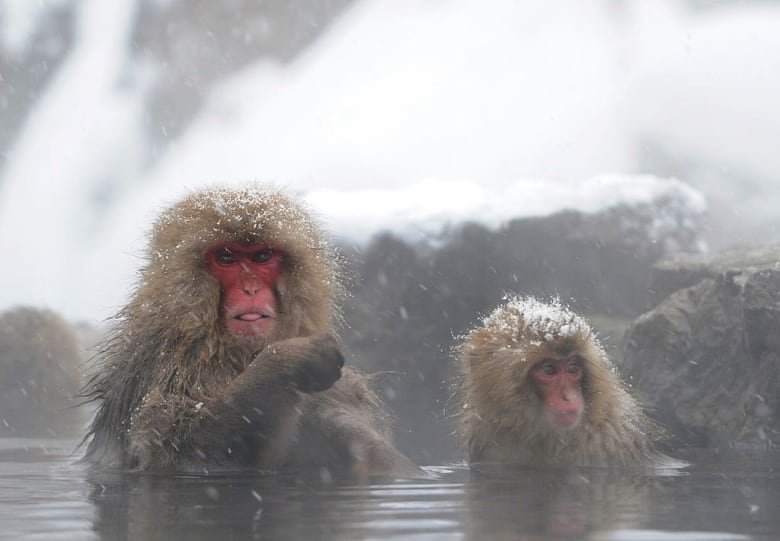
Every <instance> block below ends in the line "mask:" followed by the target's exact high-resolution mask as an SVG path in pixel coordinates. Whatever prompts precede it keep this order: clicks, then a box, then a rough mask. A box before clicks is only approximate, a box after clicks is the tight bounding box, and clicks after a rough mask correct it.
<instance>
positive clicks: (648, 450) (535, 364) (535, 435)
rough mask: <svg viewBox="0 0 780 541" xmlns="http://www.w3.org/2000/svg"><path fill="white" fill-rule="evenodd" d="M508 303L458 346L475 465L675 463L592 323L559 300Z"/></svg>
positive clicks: (465, 434)
mask: <svg viewBox="0 0 780 541" xmlns="http://www.w3.org/2000/svg"><path fill="white" fill-rule="evenodd" d="M505 301H506V302H505V303H504V304H503V305H501V306H499V307H498V308H496V309H495V311H493V313H492V314H490V315H489V316H488V317H486V318H485V319H484V320H483V321H482V325H481V326H479V327H477V328H475V329H473V330H471V331H470V332H469V333H468V334H467V335H466V337H465V339H464V340H463V342H462V343H461V344H460V346H459V347H458V350H457V354H458V356H459V358H460V361H461V369H462V374H461V381H460V389H459V391H460V393H461V397H460V398H461V399H462V400H463V406H462V410H461V413H460V425H459V433H460V437H461V441H462V443H463V445H464V446H465V447H466V448H467V451H468V456H469V462H470V463H472V464H474V463H503V464H516V465H547V466H571V465H581V466H587V465H631V464H635V465H639V464H651V465H661V464H662V463H667V461H669V462H668V463H669V464H670V465H671V463H672V462H673V461H671V459H669V458H668V457H665V456H664V455H661V454H660V453H657V452H656V451H654V450H653V448H652V445H653V441H655V440H657V439H658V438H659V437H660V436H661V431H660V429H658V427H657V426H656V425H655V424H654V423H653V422H652V421H651V420H650V419H649V418H647V417H646V416H645V414H644V413H643V412H642V410H641V408H640V407H639V405H638V404H637V402H636V401H635V400H634V398H632V397H631V396H630V395H629V394H628V393H627V392H626V390H625V388H624V387H623V385H621V383H620V381H619V380H618V377H617V375H616V374H615V370H614V368H613V366H612V363H611V362H610V361H609V359H608V358H607V356H606V354H605V352H604V350H603V348H602V347H601V345H600V344H599V342H598V341H597V339H596V337H595V336H594V333H593V332H592V331H591V328H590V326H589V325H588V323H587V322H586V321H585V320H584V319H583V318H581V317H580V316H578V315H576V314H575V313H573V312H572V311H570V310H569V309H568V308H566V307H564V306H562V305H561V303H560V301H558V300H556V301H553V302H551V303H545V302H541V301H539V300H537V299H534V298H518V297H511V298H507V299H505ZM676 465H682V463H676Z"/></svg>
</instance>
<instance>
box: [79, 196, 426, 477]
mask: <svg viewBox="0 0 780 541" xmlns="http://www.w3.org/2000/svg"><path fill="white" fill-rule="evenodd" d="M217 241H220V242H238V243H244V244H256V243H260V242H266V243H272V244H274V245H278V246H282V247H283V249H284V251H285V260H284V269H283V273H282V275H283V278H282V279H280V281H279V285H278V290H277V292H276V294H277V298H278V306H279V310H278V312H279V314H278V315H279V319H278V321H277V325H276V327H275V329H274V331H273V333H272V336H270V337H269V339H268V341H267V342H268V343H267V344H265V345H263V344H261V345H257V344H254V345H249V344H248V343H247V342H245V341H242V340H240V339H236V338H234V337H233V336H232V335H230V334H229V333H228V332H227V330H226V328H225V325H224V323H223V322H222V320H221V314H220V296H221V292H220V286H219V284H218V283H217V281H216V280H215V279H214V278H213V277H211V275H210V274H209V273H208V272H207V268H206V264H205V262H204V253H205V249H206V247H207V246H209V245H210V244H212V243H214V242H217ZM336 260H337V258H336V255H335V253H334V251H333V250H332V249H331V247H330V245H329V244H328V243H327V242H326V241H325V240H324V238H323V235H322V233H321V231H320V230H319V228H318V226H317V225H316V223H315V222H314V221H313V220H312V218H311V217H310V215H309V213H308V212H307V211H306V209H305V208H303V207H302V206H300V205H299V204H297V203H295V202H293V201H292V200H290V199H289V198H288V197H287V196H285V195H284V194H282V193H281V192H278V191H274V190H267V189H264V188H262V187H260V186H250V187H247V188H245V189H240V190H232V189H221V188H216V189H207V190H203V191H200V192H196V193H193V194H191V195H190V196H189V197H187V198H185V199H184V200H183V201H181V202H179V203H177V204H175V205H173V206H172V207H171V208H169V209H168V210H167V211H165V212H163V213H162V215H161V216H160V218H159V219H158V220H157V222H156V223H155V226H154V230H153V232H152V239H151V245H150V248H149V252H148V262H147V264H146V265H145V267H144V268H143V269H142V270H141V271H140V279H139V282H138V286H137V289H136V291H135V294H134V295H133V297H132V298H131V300H130V302H129V303H128V304H127V306H125V307H124V308H123V309H122V310H121V311H120V312H119V314H118V315H117V318H116V319H117V324H116V327H115V329H114V331H113V332H112V334H111V336H110V337H109V339H108V340H107V342H106V343H105V346H104V348H103V351H102V353H101V355H100V356H99V362H98V366H97V370H96V373H95V375H94V377H93V378H92V380H91V381H90V382H89V384H88V385H87V387H86V389H85V394H86V396H88V397H89V398H90V399H94V400H98V401H99V402H100V405H99V409H98V411H97V414H96V416H95V418H94V421H93V423H92V425H91V427H90V430H89V433H88V435H87V438H88V439H90V441H89V444H88V447H87V451H86V458H87V460H89V461H90V462H93V463H95V464H100V465H106V466H112V467H119V468H123V469H128V468H129V469H174V470H179V471H182V470H183V471H193V470H195V471H198V470H214V469H236V468H253V469H278V468H292V469H311V467H312V465H317V466H322V467H324V468H330V469H332V470H333V471H335V472H355V473H357V474H362V473H368V474H388V473H393V472H396V471H401V470H405V469H410V467H413V466H411V463H410V462H409V461H408V459H406V457H404V456H403V455H401V454H400V453H399V452H398V451H396V450H395V448H394V447H393V446H392V444H391V443H390V441H389V439H388V438H387V437H386V434H387V428H384V427H383V424H382V423H384V422H385V421H386V416H385V413H384V410H383V408H382V406H381V404H380V403H379V400H378V398H377V397H376V395H375V394H374V393H373V391H371V390H370V389H368V387H367V386H366V385H365V382H364V378H363V377H362V376H360V375H359V374H358V373H357V372H355V371H353V370H351V369H348V368H345V369H344V371H343V377H342V378H341V379H340V380H339V381H337V382H336V383H335V385H334V386H333V387H332V388H330V389H329V390H327V391H324V392H321V393H314V394H310V393H307V392H301V389H300V385H301V381H303V380H302V378H304V377H309V375H308V374H306V373H304V372H305V371H306V370H310V369H312V368H315V369H316V367H317V366H318V365H322V366H324V367H325V368H326V369H327V367H328V366H329V365H328V363H330V364H331V365H333V363H334V362H335V360H334V359H335V357H334V356H338V357H339V358H341V357H340V355H341V354H340V352H338V344H337V343H336V342H335V340H333V338H329V336H330V335H332V334H333V331H334V322H335V321H337V320H338V313H337V309H336V305H335V302H336V300H337V299H338V298H339V296H340V295H341V293H342V288H341V285H340V282H339V278H338V275H337V268H336ZM291 339H293V340H291ZM341 362H343V359H341ZM252 363H254V364H252ZM250 365H251V368H250V369H247V368H248V367H250ZM337 369H338V368H336V370H337ZM323 377H325V376H323ZM336 377H338V376H336ZM330 383H332V380H331V381H329V382H327V385H330ZM312 439H314V440H317V441H318V442H320V443H322V444H323V446H324V447H323V448H322V449H320V448H315V447H312V446H310V445H308V443H307V442H308V441H309V440H312ZM362 446H368V447H371V446H374V447H376V448H381V449H382V452H383V453H384V454H386V455H387V456H389V457H392V459H391V460H389V461H388V462H389V463H384V462H374V461H372V460H370V457H368V454H367V453H362V454H361V451H360V449H358V448H362ZM352 447H354V448H355V449H357V450H356V451H355V452H354V453H350V452H349V451H350V450H351V449H352ZM344 449H347V452H344ZM323 455H324V456H326V457H327V458H326V459H323Z"/></svg>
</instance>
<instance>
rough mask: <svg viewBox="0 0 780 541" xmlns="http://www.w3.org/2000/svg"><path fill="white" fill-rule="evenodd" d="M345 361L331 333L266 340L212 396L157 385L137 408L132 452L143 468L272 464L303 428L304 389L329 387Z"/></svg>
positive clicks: (264, 465)
mask: <svg viewBox="0 0 780 541" xmlns="http://www.w3.org/2000/svg"><path fill="white" fill-rule="evenodd" d="M343 364H344V359H343V357H342V355H341V352H340V350H339V348H338V344H337V342H336V341H335V339H334V338H333V337H331V336H329V335H318V336H315V337H309V338H293V339H289V340H284V341H280V342H276V343H274V344H272V345H270V346H268V347H267V348H266V349H265V350H263V351H262V352H261V353H259V354H258V355H257V356H256V357H255V359H254V361H252V363H250V364H249V366H247V368H246V370H244V372H242V373H241V374H239V375H238V376H237V377H236V378H235V379H234V380H233V381H232V382H231V383H230V385H228V387H227V388H226V389H225V391H224V393H223V394H222V395H221V396H218V397H216V398H213V399H211V400H209V401H206V402H195V401H194V400H192V399H190V398H188V397H183V396H175V397H171V396H168V397H162V396H160V393H158V392H155V391H153V392H152V393H150V394H149V396H148V397H147V399H146V400H145V401H144V404H143V405H142V406H141V408H139V410H138V411H137V412H136V413H135V414H134V415H133V418H132V427H131V429H130V446H131V452H132V453H133V454H135V455H136V456H137V457H138V460H139V462H140V464H139V465H140V466H141V467H142V468H174V469H179V470H198V469H201V468H235V467H242V466H243V467H261V468H262V467H266V468H272V467H274V466H276V465H277V461H278V459H279V454H280V453H281V452H283V451H284V450H285V447H286V446H287V444H288V443H289V442H290V441H291V439H292V438H293V436H294V433H295V430H296V429H297V423H298V418H299V416H300V413H301V408H300V403H301V400H302V394H301V393H312V392H316V391H322V390H325V389H327V388H329V387H330V386H331V385H333V383H334V382H336V381H337V380H338V379H339V377H340V376H341V367H342V366H343Z"/></svg>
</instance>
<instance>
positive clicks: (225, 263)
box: [134, 185, 341, 347]
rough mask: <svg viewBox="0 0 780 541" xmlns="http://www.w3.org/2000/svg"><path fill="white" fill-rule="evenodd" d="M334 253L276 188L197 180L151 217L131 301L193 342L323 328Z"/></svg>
mask: <svg viewBox="0 0 780 541" xmlns="http://www.w3.org/2000/svg"><path fill="white" fill-rule="evenodd" d="M336 260H337V255H336V253H335V251H334V250H333V249H332V248H331V246H330V245H329V244H328V243H327V242H326V240H325V238H324V235H323V233H322V232H321V230H320V229H319V227H318V225H317V224H316V223H315V221H314V219H313V218H312V216H311V215H310V213H309V212H307V210H306V209H305V208H304V207H303V206H302V205H301V204H300V203H297V202H295V201H293V200H292V199H290V198H289V197H287V196H286V195H284V194H283V193H281V192H280V191H276V190H273V189H266V188H263V187H261V186H259V185H252V186H249V187H245V188H242V189H236V188H211V189H204V190H201V191H197V192H194V193H192V194H190V195H189V196H187V197H185V198H184V199H183V200H181V201H180V202H178V203H176V204H174V205H173V206H171V207H170V208H168V209H167V210H165V211H164V212H163V213H162V214H161V215H160V217H159V218H158V220H157V221H156V223H155V226H154V230H153V235H152V240H151V245H150V250H149V262H148V265H147V266H146V267H145V268H144V269H143V270H142V273H141V285H140V288H139V294H138V297H137V299H136V304H135V307H134V310H135V311H137V310H139V309H147V310H148V311H150V312H154V313H155V314H156V316H157V317H161V318H165V319H164V321H165V325H161V326H160V328H161V329H163V330H164V332H165V333H168V334H170V339H171V340H178V341H181V337H185V339H188V340H190V341H191V342H192V343H193V347H196V346H197V343H200V344H215V343H224V342H225V341H226V340H227V341H233V342H234V343H244V344H247V345H248V346H250V347H258V346H262V345H264V344H266V343H268V342H269V341H274V340H278V339H283V338H288V337H293V336H304V335H310V334H314V333H317V332H323V331H326V330H329V329H331V326H332V323H333V318H334V316H335V315H336V314H335V301H334V296H335V294H336V293H338V292H340V290H341V286H340V284H339V280H338V276H337V270H336V269H337V262H336ZM139 303H140V304H139ZM205 334H208V336H205ZM162 338H163V340H165V338H166V337H162ZM215 338H216V339H217V340H214V339H215Z"/></svg>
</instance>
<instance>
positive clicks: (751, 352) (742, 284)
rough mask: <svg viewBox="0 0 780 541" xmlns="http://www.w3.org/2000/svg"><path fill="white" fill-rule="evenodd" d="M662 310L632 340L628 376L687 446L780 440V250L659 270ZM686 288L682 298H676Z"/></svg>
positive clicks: (691, 258) (739, 251)
mask: <svg viewBox="0 0 780 541" xmlns="http://www.w3.org/2000/svg"><path fill="white" fill-rule="evenodd" d="M651 282H652V284H653V290H654V292H655V294H656V296H657V297H659V298H662V300H661V301H660V303H659V304H658V305H657V306H656V307H655V308H653V309H652V310H650V311H649V312H647V313H645V314H643V315H642V316H640V317H639V318H637V319H636V321H635V322H634V323H633V324H632V326H631V327H630V329H629V331H628V332H627V334H626V339H625V344H624V351H623V361H622V367H621V371H622V373H623V376H624V377H626V378H627V379H628V381H629V382H631V383H632V384H633V385H634V387H635V388H636V390H637V393H638V395H639V398H640V399H641V400H642V401H643V402H644V403H645V404H647V405H648V406H650V408H652V409H651V415H652V416H653V417H654V418H655V419H656V420H657V421H659V422H660V423H661V424H663V425H664V426H666V427H667V428H669V430H670V431H671V433H672V435H673V438H674V441H675V442H676V443H677V444H686V445H691V446H710V447H724V446H726V447H732V446H737V447H745V448H755V449H757V448H763V447H765V446H767V445H770V444H771V443H772V442H773V441H777V440H778V438H780V417H778V416H777V412H778V408H779V407H780V391H779V389H780V246H764V247H758V248H755V247H754V248H735V249H731V250H728V251H724V252H721V253H716V254H708V255H690V254H689V255H675V256H671V257H669V258H666V259H664V260H663V261H661V262H659V263H658V264H657V265H656V267H655V269H654V273H653V278H652V281H651ZM675 288H677V290H675Z"/></svg>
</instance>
